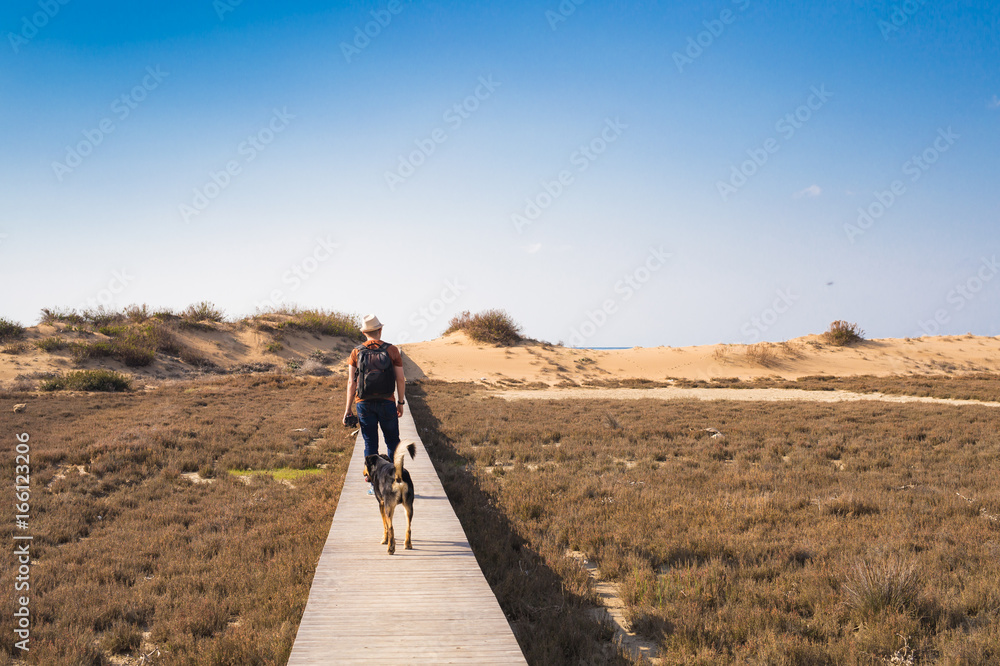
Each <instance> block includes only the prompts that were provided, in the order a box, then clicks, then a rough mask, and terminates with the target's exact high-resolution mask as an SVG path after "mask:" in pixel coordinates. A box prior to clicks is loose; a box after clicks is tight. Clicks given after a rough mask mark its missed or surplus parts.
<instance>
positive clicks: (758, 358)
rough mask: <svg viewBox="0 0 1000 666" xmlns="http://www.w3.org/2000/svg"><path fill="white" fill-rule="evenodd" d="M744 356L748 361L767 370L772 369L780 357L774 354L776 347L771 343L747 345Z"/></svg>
mask: <svg viewBox="0 0 1000 666" xmlns="http://www.w3.org/2000/svg"><path fill="white" fill-rule="evenodd" d="M744 355H745V356H746V359H747V361H749V362H751V363H754V364H756V365H759V366H762V367H765V368H770V367H771V366H773V365H774V364H775V363H777V361H778V357H777V355H776V354H775V353H774V346H773V345H772V344H771V343H770V342H757V343H754V344H752V345H747V348H746V352H745V353H744Z"/></svg>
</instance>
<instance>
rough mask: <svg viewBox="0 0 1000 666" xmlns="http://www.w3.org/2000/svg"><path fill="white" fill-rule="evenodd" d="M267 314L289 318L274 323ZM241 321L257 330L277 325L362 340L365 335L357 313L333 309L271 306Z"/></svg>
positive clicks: (278, 326)
mask: <svg viewBox="0 0 1000 666" xmlns="http://www.w3.org/2000/svg"><path fill="white" fill-rule="evenodd" d="M268 315H280V316H284V317H288V318H289V319H287V320H286V321H282V322H281V323H278V324H274V322H273V320H272V321H271V322H268V321H267V319H266V317H267V316H268ZM242 323H247V324H250V325H253V326H255V327H256V328H257V329H258V330H273V328H274V327H277V328H290V329H296V330H300V331H309V332H312V333H319V334H321V335H340V336H344V337H347V338H353V339H355V340H363V339H364V337H365V336H364V335H363V334H362V333H361V324H360V322H359V321H358V317H357V315H351V314H346V313H344V312H336V311H334V310H302V309H299V308H297V307H294V306H292V307H283V308H271V309H269V310H259V311H258V312H257V314H255V315H254V316H252V317H246V318H244V319H243V320H242Z"/></svg>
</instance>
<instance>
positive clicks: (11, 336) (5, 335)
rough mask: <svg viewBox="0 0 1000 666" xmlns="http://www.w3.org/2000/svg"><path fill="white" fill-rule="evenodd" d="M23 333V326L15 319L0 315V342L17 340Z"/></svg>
mask: <svg viewBox="0 0 1000 666" xmlns="http://www.w3.org/2000/svg"><path fill="white" fill-rule="evenodd" d="M23 335H24V326H21V325H20V324H18V323H17V322H16V321H11V320H10V319H4V318H3V317H0V342H5V341H7V340H18V339H20V338H21V336H23Z"/></svg>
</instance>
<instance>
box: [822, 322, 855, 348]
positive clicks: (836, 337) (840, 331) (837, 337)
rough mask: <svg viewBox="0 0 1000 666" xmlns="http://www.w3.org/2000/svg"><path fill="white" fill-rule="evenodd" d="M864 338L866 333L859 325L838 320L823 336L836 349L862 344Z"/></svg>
mask: <svg viewBox="0 0 1000 666" xmlns="http://www.w3.org/2000/svg"><path fill="white" fill-rule="evenodd" d="M864 336H865V332H864V331H862V330H861V328H860V327H859V326H858V325H857V324H852V323H850V322H846V321H844V320H843V319H838V320H837V321H835V322H832V323H831V324H830V328H829V329H828V330H827V331H826V333H824V334H823V339H824V340H826V341H827V342H828V343H829V344H831V345H834V346H836V347H845V346H847V345H853V344H855V343H857V342H862V341H863V340H864V339H865V337H864Z"/></svg>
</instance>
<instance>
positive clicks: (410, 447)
mask: <svg viewBox="0 0 1000 666" xmlns="http://www.w3.org/2000/svg"><path fill="white" fill-rule="evenodd" d="M407 453H409V454H410V459H411V460H412V459H413V458H414V456H416V455H417V447H416V445H415V444H414V443H413V442H407V444H406V446H403V442H400V443H399V446H397V447H396V453H395V454H394V455H393V458H394V460H393V461H392V462H393V463H394V464H395V465H396V483H400V482H401V481H402V480H403V459H404V458H406V454H407Z"/></svg>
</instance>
